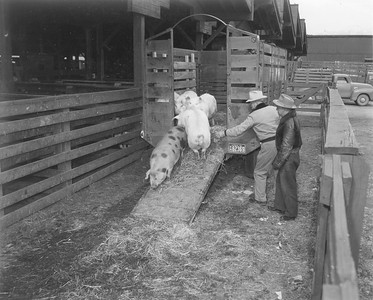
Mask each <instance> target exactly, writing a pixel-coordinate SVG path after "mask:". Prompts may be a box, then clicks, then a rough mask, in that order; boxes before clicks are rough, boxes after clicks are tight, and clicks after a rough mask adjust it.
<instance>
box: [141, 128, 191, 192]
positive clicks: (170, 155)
mask: <svg viewBox="0 0 373 300" xmlns="http://www.w3.org/2000/svg"><path fill="white" fill-rule="evenodd" d="M186 145H187V141H186V133H185V129H184V128H183V127H181V126H175V127H172V128H171V129H170V130H169V131H167V133H166V134H165V135H164V136H163V138H162V139H161V140H160V141H159V143H158V144H157V146H156V147H155V148H154V150H153V151H152V154H151V156H150V169H149V170H148V171H147V172H146V176H145V179H148V178H149V177H150V186H151V187H152V188H153V189H155V188H156V187H158V186H159V185H160V184H161V183H162V182H163V181H164V180H165V179H166V178H170V175H171V172H172V169H173V168H174V166H175V164H176V163H177V161H178V160H179V158H180V156H181V155H182V153H183V150H184V149H185V146H186Z"/></svg>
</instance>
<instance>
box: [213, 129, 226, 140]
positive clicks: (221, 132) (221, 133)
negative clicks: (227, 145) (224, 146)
mask: <svg viewBox="0 0 373 300" xmlns="http://www.w3.org/2000/svg"><path fill="white" fill-rule="evenodd" d="M224 131H225V130H219V131H216V132H215V137H216V138H218V139H221V138H222V137H223V136H225V132H224Z"/></svg>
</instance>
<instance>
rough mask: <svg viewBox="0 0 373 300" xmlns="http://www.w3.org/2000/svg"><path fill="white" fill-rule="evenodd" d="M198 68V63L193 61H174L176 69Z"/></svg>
mask: <svg viewBox="0 0 373 300" xmlns="http://www.w3.org/2000/svg"><path fill="white" fill-rule="evenodd" d="M195 69H196V63H192V62H181V61H176V62H174V70H175V71H177V70H195Z"/></svg>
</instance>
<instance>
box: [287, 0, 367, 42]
mask: <svg viewBox="0 0 373 300" xmlns="http://www.w3.org/2000/svg"><path fill="white" fill-rule="evenodd" d="M290 4H299V15H300V18H301V19H305V21H306V32H307V35H373V0H290Z"/></svg>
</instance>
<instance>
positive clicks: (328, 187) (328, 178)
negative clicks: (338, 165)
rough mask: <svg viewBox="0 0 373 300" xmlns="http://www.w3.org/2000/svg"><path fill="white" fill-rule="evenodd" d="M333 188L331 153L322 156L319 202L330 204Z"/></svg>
mask: <svg viewBox="0 0 373 300" xmlns="http://www.w3.org/2000/svg"><path fill="white" fill-rule="evenodd" d="M332 188H333V160H332V156H331V155H324V156H323V164H322V173H321V178H320V196H319V198H320V203H321V204H324V205H326V206H330V199H331V193H332Z"/></svg>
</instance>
